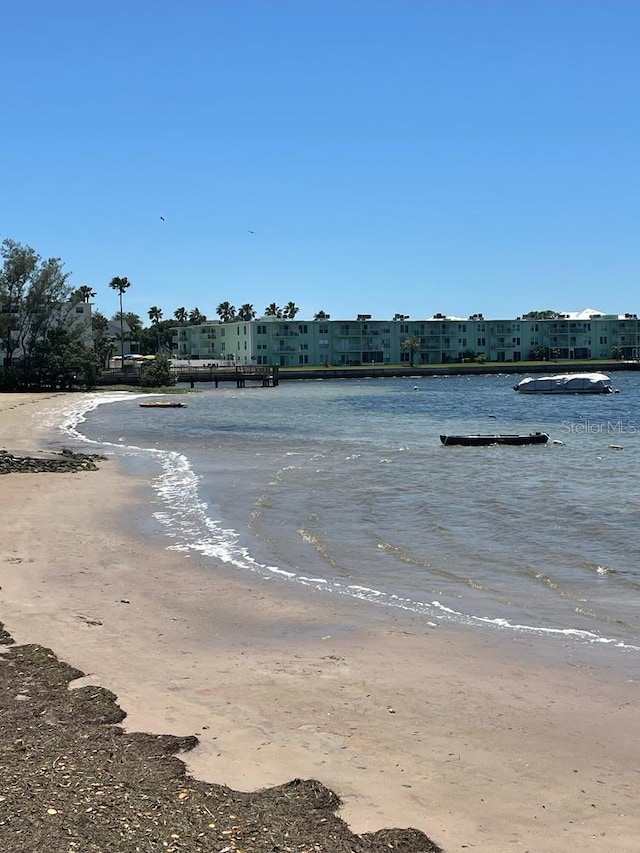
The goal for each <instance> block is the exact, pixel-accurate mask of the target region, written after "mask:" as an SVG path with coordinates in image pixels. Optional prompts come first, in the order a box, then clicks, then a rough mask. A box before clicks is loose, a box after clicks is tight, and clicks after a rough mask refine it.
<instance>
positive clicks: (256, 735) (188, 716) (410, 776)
mask: <svg viewBox="0 0 640 853" xmlns="http://www.w3.org/2000/svg"><path fill="white" fill-rule="evenodd" d="M72 403H73V398H72V397H70V396H69V395H49V396H46V397H37V396H34V395H0V449H5V450H8V451H29V452H32V451H37V450H38V448H40V447H41V446H42V442H43V439H44V437H45V435H50V431H47V430H46V429H44V428H43V425H44V423H45V421H48V420H50V419H51V412H52V410H55V409H64V408H67V407H68V406H69V405H71V404H72ZM43 411H47V412H49V414H47V415H46V416H43V414H42V413H43ZM64 445H65V440H64V438H63V437H60V441H59V446H60V447H62V446H64ZM66 445H67V446H68V442H66ZM80 449H86V448H80ZM151 496H152V495H151V491H150V490H149V488H148V485H147V484H146V483H145V482H144V481H142V480H140V479H136V478H135V477H132V476H129V475H125V474H123V473H122V471H121V469H120V466H119V463H118V461H117V459H115V458H112V459H110V460H109V461H108V462H104V463H101V464H100V470H99V471H98V472H80V473H74V474H8V475H4V476H2V477H0V501H1V505H2V507H3V533H2V539H1V540H0V578H1V579H0V586H1V587H2V589H1V590H0V621H3V622H4V623H5V626H6V628H7V630H8V631H9V632H10V633H11V635H12V636H13V637H14V639H15V640H16V642H17V643H40V644H42V645H45V646H48V647H50V648H52V649H53V650H54V651H55V653H56V654H57V655H58V656H59V657H60V658H61V659H62V660H64V661H66V662H68V663H69V664H71V665H72V666H74V667H77V668H78V669H80V670H82V671H84V672H85V673H87V674H88V675H87V676H86V678H85V679H83V680H82V683H90V684H97V685H101V686H104V687H107V688H108V689H109V690H112V691H113V692H114V693H115V694H116V695H117V697H118V703H119V704H120V706H121V707H122V708H123V709H124V710H125V711H126V713H127V718H126V720H125V721H124V724H123V725H124V727H125V728H126V729H127V730H129V731H148V732H157V733H167V732H170V733H171V734H173V735H178V736H182V735H185V736H186V735H191V734H195V735H197V736H198V738H199V740H200V746H198V747H197V748H196V749H195V750H194V751H193V752H192V753H190V754H188V755H186V756H185V761H186V763H187V766H188V768H189V771H190V772H191V773H192V774H194V775H195V776H197V777H198V778H201V779H203V780H206V781H211V782H216V783H222V784H225V785H228V786H230V787H231V788H234V789H237V790H244V791H250V790H256V789H258V788H264V787H267V786H272V785H279V784H281V783H284V782H287V781H289V780H291V779H294V778H297V777H300V778H308V779H310V778H314V779H318V780H320V781H321V782H323V783H324V784H325V785H327V786H328V787H329V788H331V789H332V790H333V791H335V792H336V793H337V794H338V795H339V796H340V797H341V799H342V800H343V802H344V806H343V808H342V810H341V812H340V814H341V816H342V817H343V818H344V819H345V820H346V821H347V822H348V823H349V825H350V826H351V828H352V829H353V830H354V831H355V832H358V833H360V832H364V831H372V830H377V829H380V828H382V827H402V826H413V827H416V828H418V829H421V830H423V831H424V832H426V833H427V835H429V836H430V837H431V838H433V839H434V841H436V842H437V843H438V844H440V845H441V846H442V847H443V848H444V849H445V850H446V851H454V850H461V849H466V848H469V849H474V850H478V851H487V853H502V851H511V850H515V849H517V850H523V851H525V850H526V851H529V853H554V851H561V850H562V851H569V850H571V851H573V850H581V851H584V853H595V851H598V853H600V851H601V850H603V849H606V850H608V851H629V853H631V851H634V853H635V851H636V850H637V846H638V842H637V839H638V838H640V815H639V814H638V809H637V803H638V794H639V787H640V773H639V772H638V767H640V743H639V737H638V734H637V732H638V725H637V703H638V694H639V690H638V680H637V679H635V678H633V677H623V676H622V675H620V674H619V673H613V672H607V671H606V670H605V671H603V670H601V669H600V668H597V667H595V666H594V667H590V666H588V665H585V664H584V663H580V664H578V663H577V662H576V661H575V660H574V659H573V658H572V657H571V656H570V654H569V653H568V654H567V657H566V659H562V658H559V659H558V658H556V659H555V660H553V659H544V658H542V657H541V656H540V655H538V654H537V653H536V651H537V650H536V642H537V641H535V640H533V639H531V638H521V639H514V638H513V637H512V636H511V635H510V636H509V637H508V639H507V638H506V635H501V634H499V633H487V634H481V633H480V632H468V631H465V630H453V629H451V628H447V627H444V626H440V627H438V628H431V627H429V626H428V625H427V624H426V623H425V622H424V621H420V620H417V619H415V618H412V617H411V616H410V615H407V614H403V613H402V612H399V611H398V612H393V611H390V610H389V609H386V608H377V607H375V606H373V605H370V604H367V603H364V602H356V601H353V600H351V599H349V600H346V599H341V598H340V597H338V596H331V595H322V594H320V593H316V592H314V591H311V590H303V589H300V588H297V587H294V586H293V585H292V584H289V583H287V582H278V581H275V580H268V581H265V580H262V579H260V578H258V577H257V576H251V577H240V576H238V577H236V578H234V577H230V576H229V574H228V571H227V570H226V569H225V568H224V567H216V566H215V565H213V564H212V563H211V562H209V563H207V564H205V563H204V562H203V561H201V559H200V558H198V557H196V556H191V555H188V554H184V553H182V552H178V551H171V550H167V545H169V544H170V540H167V539H166V538H159V539H158V542H157V543H153V542H149V541H148V540H147V539H146V538H145V537H144V536H142V534H141V532H140V531H137V530H136V527H135V519H136V518H137V517H140V516H141V514H143V510H144V506H145V503H146V502H148V501H149V500H150V498H151Z"/></svg>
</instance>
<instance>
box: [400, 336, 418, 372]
mask: <svg viewBox="0 0 640 853" xmlns="http://www.w3.org/2000/svg"><path fill="white" fill-rule="evenodd" d="M419 349H420V338H419V337H418V336H417V335H409V337H408V338H405V339H404V340H403V341H401V342H400V351H401V352H408V353H409V366H410V367H413V366H414V360H415V354H416V353H417V352H418V350H419Z"/></svg>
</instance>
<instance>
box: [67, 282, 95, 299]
mask: <svg viewBox="0 0 640 853" xmlns="http://www.w3.org/2000/svg"><path fill="white" fill-rule="evenodd" d="M95 297H96V292H95V290H94V289H93V288H92V287H89V285H88V284H83V285H82V287H78V288H76V290H74V291H73V293H72V294H71V299H72V301H74V302H75V301H76V300H77V301H78V302H91V300H92V299H95Z"/></svg>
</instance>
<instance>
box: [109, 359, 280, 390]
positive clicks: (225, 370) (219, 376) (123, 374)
mask: <svg viewBox="0 0 640 853" xmlns="http://www.w3.org/2000/svg"><path fill="white" fill-rule="evenodd" d="M172 372H173V374H174V376H175V378H176V381H177V382H178V383H180V384H184V383H187V384H189V385H190V386H191V387H192V388H193V387H194V386H195V384H196V382H209V383H211V384H212V385H214V386H215V387H216V388H217V387H218V386H219V385H220V383H221V382H235V385H236V388H246V387H247V386H251V385H259V386H261V387H262V388H276V387H277V386H278V383H279V381H280V375H279V368H278V365H277V364H264V365H263V364H261V365H253V364H244V365H238V366H237V367H217V366H215V365H211V366H207V367H194V366H190V367H174V368H172ZM140 373H141V368H140V367H139V366H138V365H137V364H127V365H126V366H125V368H124V370H122V369H120V368H110V369H109V370H104V371H103V372H102V374H101V376H100V385H118V384H120V383H124V384H125V385H139V384H140Z"/></svg>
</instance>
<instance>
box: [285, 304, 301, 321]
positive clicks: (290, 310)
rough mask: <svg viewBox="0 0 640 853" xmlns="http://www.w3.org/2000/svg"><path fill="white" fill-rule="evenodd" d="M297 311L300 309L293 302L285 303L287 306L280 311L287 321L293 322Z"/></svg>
mask: <svg viewBox="0 0 640 853" xmlns="http://www.w3.org/2000/svg"><path fill="white" fill-rule="evenodd" d="M299 310H300V309H299V308H298V306H297V305H296V303H295V302H287V304H286V305H285V306H284V308H283V310H282V316H283V317H285V318H286V319H287V320H293V319H295V316H296V314H297V313H298V311H299Z"/></svg>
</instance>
